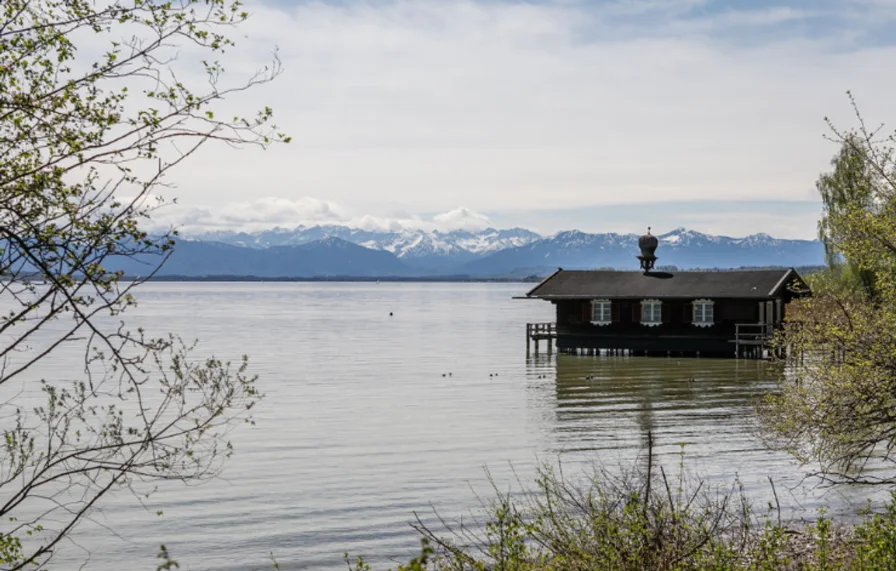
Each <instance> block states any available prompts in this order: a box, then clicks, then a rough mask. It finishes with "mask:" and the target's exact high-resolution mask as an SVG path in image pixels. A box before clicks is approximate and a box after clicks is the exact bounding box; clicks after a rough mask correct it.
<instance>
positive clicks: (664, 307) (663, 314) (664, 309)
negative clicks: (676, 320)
mask: <svg viewBox="0 0 896 571" xmlns="http://www.w3.org/2000/svg"><path fill="white" fill-rule="evenodd" d="M670 309H671V308H670V307H669V304H668V303H663V304H661V305H660V319H661V320H662V322H663V323H669V321H670V320H669V310H670Z"/></svg>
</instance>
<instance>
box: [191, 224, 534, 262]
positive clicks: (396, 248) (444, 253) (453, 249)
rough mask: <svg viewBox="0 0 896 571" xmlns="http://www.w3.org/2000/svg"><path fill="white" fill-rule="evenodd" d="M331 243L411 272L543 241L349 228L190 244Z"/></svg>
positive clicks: (525, 233) (215, 237) (229, 236)
mask: <svg viewBox="0 0 896 571" xmlns="http://www.w3.org/2000/svg"><path fill="white" fill-rule="evenodd" d="M328 237H330V238H339V239H342V240H345V241H347V242H351V243H353V244H357V245H359V246H363V247H365V248H369V249H371V250H383V251H386V252H391V253H393V254H395V256H396V257H398V258H399V259H400V260H402V261H404V262H405V263H406V264H408V265H409V266H410V267H412V268H418V269H420V270H427V271H430V270H444V269H446V268H448V267H450V266H458V265H460V264H463V263H465V262H469V261H472V260H475V259H478V258H481V257H484V256H486V255H488V254H491V253H493V252H498V251H501V250H504V249H507V248H512V247H518V246H524V245H526V244H531V243H532V242H535V241H537V240H540V239H541V238H542V237H541V236H540V235H538V234H536V233H535V232H531V231H529V230H525V229H523V228H510V229H506V230H497V229H495V228H486V229H485V230H480V231H469V230H453V231H451V232H440V231H438V230H433V231H426V230H400V231H394V232H376V231H370V230H362V229H358V228H349V227H347V226H298V227H296V228H294V229H292V230H290V229H285V228H273V229H271V230H263V231H260V232H252V233H247V232H226V231H224V232H211V233H206V234H199V235H194V236H190V237H189V238H191V239H193V240H199V241H206V242H222V243H225V244H230V245H233V246H244V247H248V248H271V247H274V246H292V245H299V244H308V243H310V242H314V241H317V240H321V239H323V238H328Z"/></svg>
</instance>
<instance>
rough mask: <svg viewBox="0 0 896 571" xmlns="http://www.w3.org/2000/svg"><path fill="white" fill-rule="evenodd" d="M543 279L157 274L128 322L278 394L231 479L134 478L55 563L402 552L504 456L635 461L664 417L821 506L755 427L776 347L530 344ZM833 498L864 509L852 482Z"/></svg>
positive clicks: (517, 464)
mask: <svg viewBox="0 0 896 571" xmlns="http://www.w3.org/2000/svg"><path fill="white" fill-rule="evenodd" d="M530 288H531V284H412V283H400V284H397V283H381V284H376V283H363V284H361V283H358V284H355V283H150V284H146V285H144V286H143V287H142V288H141V291H140V294H139V296H138V299H139V301H140V305H139V307H137V308H135V309H134V310H132V311H129V312H128V314H129V315H130V317H129V318H128V319H129V323H132V324H133V325H141V326H143V327H145V328H146V329H147V330H148V331H150V332H153V333H161V332H164V331H175V332H178V333H180V334H182V335H183V336H184V337H185V338H198V339H199V340H200V341H201V343H200V345H199V349H200V351H201V352H203V353H214V354H215V355H217V356H219V357H222V358H225V357H226V358H230V359H234V360H236V359H238V358H239V356H240V355H242V354H244V353H245V354H248V355H249V356H250V358H251V364H252V371H253V372H255V373H257V374H258V375H259V376H260V381H259V383H260V387H261V389H262V390H263V392H265V393H266V398H265V399H264V400H263V401H262V403H261V404H260V407H259V408H258V410H257V412H256V421H257V424H256V426H254V427H249V426H245V427H241V428H240V429H239V430H238V431H237V432H236V433H235V437H234V442H235V445H236V454H235V456H234V458H233V459H232V460H231V461H230V462H229V464H228V465H227V468H226V469H225V471H224V474H223V476H222V478H220V479H218V480H216V481H212V482H209V483H206V484H203V485H199V486H191V487H184V486H182V485H174V484H166V485H164V486H162V487H161V488H160V490H159V492H158V493H157V494H156V495H154V496H152V497H151V498H150V499H149V500H148V501H146V503H145V506H144V507H141V506H140V504H139V503H138V502H137V501H136V500H135V498H134V497H133V496H131V495H128V494H126V493H119V494H117V495H115V496H113V497H111V498H109V499H108V501H107V502H106V503H105V504H104V507H103V508H102V510H100V511H99V512H97V514H96V515H95V517H94V522H92V523H90V522H88V523H86V524H84V525H83V526H82V527H81V528H80V529H79V531H78V534H77V536H76V540H77V543H76V544H75V543H72V544H66V545H64V546H63V547H62V549H61V551H60V554H59V559H58V562H57V564H56V567H57V568H70V567H74V564H75V563H83V562H85V561H86V562H87V568H88V569H99V570H106V569H108V570H113V569H115V570H118V569H121V568H122V563H123V562H127V566H126V567H127V568H128V569H135V570H139V569H147V570H149V569H155V566H156V565H157V563H158V562H157V560H156V559H155V558H154V556H155V553H156V552H157V548H158V545H159V544H160V543H164V544H165V545H166V546H167V547H168V548H169V550H170V551H171V552H172V554H173V556H174V557H175V559H178V560H179V561H180V563H181V565H182V568H189V569H194V570H205V569H208V570H212V569H214V570H225V569H233V570H236V569H239V570H246V569H270V561H269V560H268V559H267V558H268V556H269V555H270V554H271V553H273V554H274V555H275V556H276V558H277V560H278V561H279V562H280V564H281V567H282V568H283V569H322V570H331V569H344V563H343V562H342V554H343V552H346V551H348V552H350V553H351V554H352V555H364V556H365V557H366V558H367V559H368V560H370V561H371V562H372V563H374V564H375V568H377V569H379V568H382V569H385V568H386V565H388V564H393V565H394V562H395V561H398V560H405V559H406V558H407V557H409V556H410V555H411V554H412V553H413V551H414V549H415V548H416V547H417V546H418V545H419V541H418V538H417V537H416V536H415V534H414V532H413V530H412V529H410V527H409V522H411V521H412V520H413V518H414V514H415V512H416V513H419V514H421V516H423V517H425V518H429V519H431V518H432V509H433V508H435V509H436V510H438V512H439V513H440V514H442V515H443V516H445V517H447V518H449V519H450V518H456V517H460V516H465V517H469V516H470V515H471V514H473V515H475V514H476V513H478V512H477V507H478V505H479V503H478V500H477V494H478V495H480V496H482V497H485V498H488V497H489V495H490V494H491V488H490V487H489V483H488V477H487V474H486V468H487V469H488V471H489V472H490V474H491V477H492V478H493V480H494V482H495V484H496V485H497V486H498V487H499V488H500V489H502V490H507V489H518V488H519V483H518V482H517V478H518V479H519V480H520V481H522V482H524V483H527V479H528V478H531V476H532V475H533V473H534V470H535V468H536V467H537V466H538V465H539V463H543V462H548V463H553V464H556V463H557V462H562V463H563V465H564V471H565V472H566V473H570V472H571V471H576V470H579V471H582V472H583V473H584V471H586V470H588V469H589V467H590V466H591V465H593V464H594V463H595V462H600V463H603V464H605V465H611V466H613V465H629V464H630V463H631V462H632V461H633V460H634V459H635V458H636V457H637V455H638V454H640V453H642V452H643V450H644V447H645V444H646V434H647V432H648V431H651V432H653V434H654V439H655V442H656V450H657V452H658V453H659V454H660V455H661V462H663V463H664V464H665V465H667V466H669V467H670V468H672V469H674V467H675V466H677V463H678V454H679V452H680V450H681V444H684V451H685V456H686V458H687V462H688V466H689V467H690V468H691V469H693V470H694V471H696V472H698V473H699V474H701V475H703V476H705V477H707V478H710V479H711V480H712V481H713V482H716V483H719V484H728V483H730V482H732V481H733V478H734V477H735V475H737V476H739V477H740V479H741V481H742V482H743V483H744V484H745V486H746V489H747V491H748V492H749V493H750V494H752V495H753V496H754V497H755V498H758V499H759V500H760V501H766V500H768V498H769V496H770V489H769V485H768V480H767V476H768V475H773V476H774V478H775V481H776V484H777V486H778V493H779V495H780V496H781V501H782V503H785V504H786V505H787V506H789V507H791V508H793V509H801V510H804V511H805V512H806V513H812V511H813V510H814V509H815V508H816V507H817V506H818V501H819V498H820V492H819V491H818V490H807V489H805V488H806V484H805V483H801V480H802V472H801V471H800V470H799V468H798V467H797V466H796V465H795V464H794V462H793V461H792V460H791V459H790V458H789V457H788V456H786V455H784V454H780V453H774V452H770V451H767V450H765V449H764V448H763V446H762V445H761V443H760V442H759V441H758V440H757V439H756V438H755V437H754V435H753V428H754V426H753V425H754V421H755V418H754V414H753V412H752V406H753V403H754V402H755V399H756V398H758V397H759V396H761V395H762V394H764V393H765V392H766V391H767V390H768V389H769V388H770V387H771V386H772V385H773V382H774V375H775V374H776V373H775V371H774V370H773V369H772V368H771V367H769V365H767V364H766V363H764V362H760V361H748V360H740V361H736V360H710V359H702V360H699V359H676V358H633V357H576V356H570V355H561V356H556V355H555V356H551V357H548V356H546V355H540V356H530V357H527V355H526V348H525V325H526V323H527V322H537V321H552V320H553V311H552V309H553V308H552V306H551V305H550V304H548V303H543V302H536V301H529V300H513V299H511V298H512V297H513V296H515V295H521V294H523V293H524V292H525V291H527V290H528V289H530ZM390 312H391V313H392V315H391V316H390ZM66 355H67V354H66V353H65V352H62V353H60V355H59V356H56V357H54V360H52V361H50V362H48V363H46V364H45V367H44V368H43V373H44V374H45V375H46V376H47V377H48V378H52V376H53V374H54V373H55V374H63V373H65V372H70V371H71V370H72V367H73V365H76V364H77V363H76V362H69V361H71V360H72V359H75V358H76V354H71V355H68V356H66ZM75 370H76V367H75ZM689 379H693V381H690V380H689ZM791 489H792V490H793V495H791V494H790V493H789V492H788V490H791ZM821 499H822V500H823V501H825V502H826V503H829V504H832V505H833V506H834V507H835V511H836V509H844V510H846V509H852V508H850V507H847V506H848V505H849V504H848V500H849V499H850V498H849V497H842V496H840V495H837V496H833V495H832V494H831V493H829V494H827V495H826V496H825V497H823V498H821ZM156 510H162V511H163V512H164V515H163V516H161V517H159V516H157V515H156V514H155V512H156ZM113 531H114V533H113Z"/></svg>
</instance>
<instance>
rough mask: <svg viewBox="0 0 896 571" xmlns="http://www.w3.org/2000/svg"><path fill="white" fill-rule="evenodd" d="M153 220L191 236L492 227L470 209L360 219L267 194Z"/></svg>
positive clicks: (307, 200)
mask: <svg viewBox="0 0 896 571" xmlns="http://www.w3.org/2000/svg"><path fill="white" fill-rule="evenodd" d="M152 218H153V219H152V224H151V225H150V226H149V228H150V229H162V228H176V229H178V230H180V231H182V232H184V233H186V234H195V233H201V232H209V231H215V230H242V231H255V230H266V229H270V228H274V227H281V228H295V227H297V226H314V225H334V224H338V225H344V226H349V227H351V228H361V229H364V230H372V231H378V232H398V231H401V230H415V229H425V230H441V231H450V230H458V229H460V230H481V229H484V228H487V227H488V226H489V224H490V222H489V219H488V216H486V215H484V214H480V213H478V212H474V211H472V210H470V209H467V208H455V209H454V210H450V211H448V212H443V213H440V214H436V215H435V216H432V218H431V219H426V218H424V217H421V216H417V215H411V214H408V213H401V214H400V215H398V216H388V215H381V216H378V215H372V214H363V215H357V214H350V213H349V212H348V211H347V210H346V209H344V208H343V207H342V206H340V205H339V204H336V203H333V202H330V201H326V200H320V199H318V198H313V197H309V196H303V197H300V198H298V199H289V198H282V197H273V196H265V197H260V198H256V199H254V200H249V201H240V202H231V203H222V204H216V205H202V206H184V205H182V204H179V203H168V204H165V205H164V206H162V207H161V208H158V209H157V210H156V211H155V212H154V214H153V217H152Z"/></svg>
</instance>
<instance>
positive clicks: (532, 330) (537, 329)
mask: <svg viewBox="0 0 896 571" xmlns="http://www.w3.org/2000/svg"><path fill="white" fill-rule="evenodd" d="M556 336H557V324H556V323H527V324H526V338H527V339H553V338H554V337H556Z"/></svg>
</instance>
